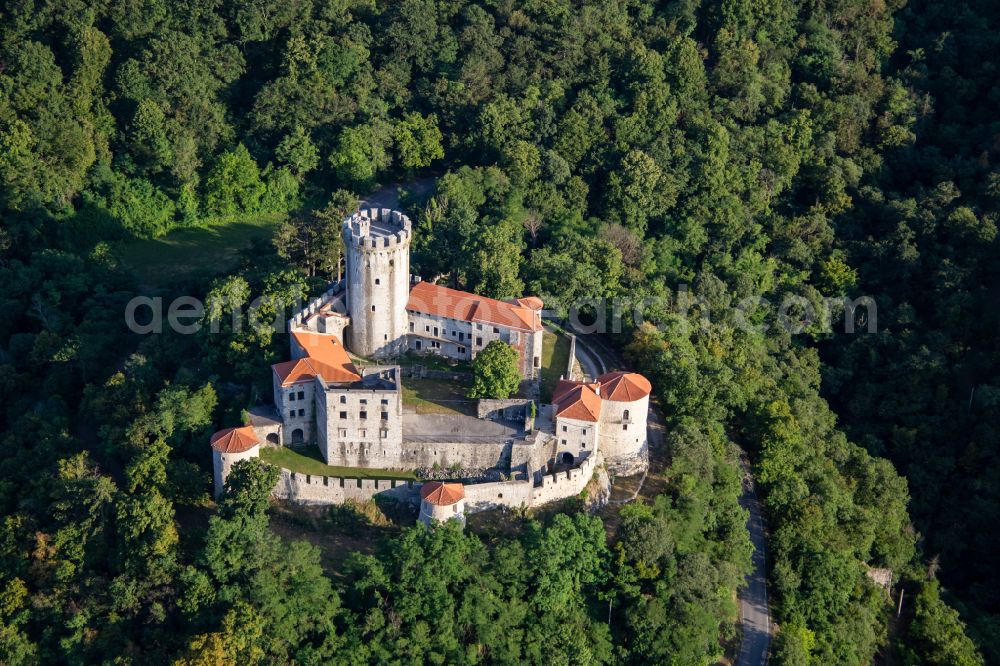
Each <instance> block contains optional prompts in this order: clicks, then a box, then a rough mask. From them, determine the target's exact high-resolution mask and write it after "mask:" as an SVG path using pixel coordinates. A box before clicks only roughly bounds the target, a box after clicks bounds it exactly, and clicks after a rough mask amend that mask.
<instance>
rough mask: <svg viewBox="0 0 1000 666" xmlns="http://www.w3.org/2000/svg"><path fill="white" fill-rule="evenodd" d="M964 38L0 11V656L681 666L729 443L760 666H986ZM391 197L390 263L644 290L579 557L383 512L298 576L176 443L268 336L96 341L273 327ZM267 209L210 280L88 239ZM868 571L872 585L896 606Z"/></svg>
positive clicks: (976, 198) (259, 364)
mask: <svg viewBox="0 0 1000 666" xmlns="http://www.w3.org/2000/svg"><path fill="white" fill-rule="evenodd" d="M998 18H1000V13H998V10H997V8H996V7H995V6H994V5H993V4H991V3H987V2H977V1H974V0H968V1H964V2H963V1H959V2H951V3H946V2H943V1H941V0H915V1H914V2H912V3H911V4H909V5H904V3H903V2H902V0H890V1H889V2H887V3H885V2H863V1H861V0H842V1H838V2H809V3H796V2H792V1H791V0H764V1H762V2H752V1H750V0H723V1H720V2H713V1H710V0H705V1H704V2H698V1H695V0H689V1H678V2H639V1H627V0H603V1H570V0H547V1H544V2H543V1H540V0H539V1H535V0H531V1H529V2H523V3H513V2H506V1H503V0H492V1H490V2H485V3H479V4H474V3H471V2H465V1H463V0H441V1H438V2H432V1H430V0H403V1H402V2H392V3H390V2H374V1H370V2H364V1H361V2H352V1H351V0H325V1H324V0H293V1H291V2H279V1H277V0H259V1H256V2H252V3H238V2H226V1H223V0H179V1H177V2H171V3H168V2H164V1H162V0H137V1H134V2H123V1H121V0H73V1H70V2H62V3H57V2H46V1H32V0H23V1H20V2H5V3H3V4H2V5H0V215H2V221H3V223H2V228H0V302H2V303H3V307H4V311H5V313H6V316H4V317H3V318H2V319H0V399H2V405H3V407H2V410H0V427H2V434H0V511H2V515H3V521H2V524H0V563H2V564H0V661H2V662H4V663H11V664H32V663H78V664H84V663H88V664H89V663H120V664H133V663H173V664H234V663H240V664H243V663H291V662H295V663H329V662H336V663H362V662H370V663H401V662H404V661H406V662H412V663H421V662H428V663H522V662H531V663H546V664H550V663H560V664H561V663H566V664H568V663H587V664H591V663H593V664H596V663H637V664H639V663H642V664H645V663H658V664H661V663H670V664H704V663H710V662H711V661H712V660H714V659H717V658H719V657H720V656H721V655H722V654H723V651H724V650H725V648H726V646H728V645H731V644H732V641H733V640H734V638H735V636H736V625H735V621H736V606H735V590H736V588H737V586H738V585H739V584H740V581H741V580H742V579H743V576H744V575H745V574H746V572H747V571H748V567H749V557H750V542H749V540H748V536H747V532H746V529H745V527H744V521H745V519H746V516H745V513H744V512H743V511H742V510H741V509H740V507H739V506H738V504H737V498H738V496H739V494H740V492H741V479H740V469H739V465H738V456H739V452H740V449H742V450H745V451H746V452H748V454H749V456H750V459H751V460H752V461H753V473H754V476H755V477H756V479H757V481H758V484H759V486H760V489H761V490H762V495H763V500H764V502H765V507H766V510H767V520H768V523H769V526H770V535H769V536H770V548H771V556H772V558H771V559H772V561H771V563H770V571H769V576H770V581H771V585H772V590H773V592H774V595H773V599H772V603H773V611H774V618H775V621H776V622H777V624H778V626H779V629H778V634H777V637H776V640H775V645H774V651H773V655H772V659H773V661H774V663H776V664H789V665H791V664H795V665H800V664H859V665H860V664H867V663H871V662H873V661H875V660H881V661H884V662H885V663H901V664H940V665H942V666H943V665H946V664H948V665H950V664H960V665H966V664H968V665H973V666H974V665H977V664H983V663H987V662H988V663H994V662H996V661H998V660H1000V617H998V613H1000V585H998V580H997V575H998V574H997V572H996V569H995V567H994V566H992V562H993V557H992V556H993V552H994V551H995V549H996V548H995V546H996V542H997V538H998V537H997V531H996V529H994V528H992V526H993V525H995V524H996V522H997V519H998V518H1000V515H998V514H1000V505H998V500H1000V498H998V492H1000V479H998V473H1000V463H998V461H997V460H996V454H997V449H998V443H1000V442H998V439H997V438H998V433H1000V422H998V419H1000V386H995V385H993V384H995V383H996V379H995V378H996V376H997V375H998V364H1000V354H998V349H997V344H996V341H997V335H996V332H995V331H996V330H997V324H998V321H997V318H998V315H997V313H998V308H997V307H996V305H997V289H1000V283H998V269H1000V266H998V265H997V259H996V257H997V256H998V253H997V240H996V223H997V211H998V204H1000V170H998V168H997V167H995V166H993V164H992V160H993V159H996V158H997V155H998V153H1000V143H998V140H997V136H998V131H1000V126H998V123H1000V74H998V71H997V67H996V65H995V64H994V63H993V62H992V59H991V58H992V56H993V53H994V52H995V51H996V46H997V41H998V39H1000V36H998V35H1000V26H998ZM415 178H421V179H426V178H432V179H433V186H432V187H431V188H430V189H429V190H428V191H423V190H420V191H417V190H416V189H414V191H412V192H410V193H408V194H405V193H404V204H405V206H406V208H407V209H408V211H409V212H410V214H411V217H413V218H414V223H415V227H416V229H415V240H414V244H415V247H414V256H413V266H414V272H418V273H420V274H422V275H424V276H441V277H442V278H443V279H447V280H449V281H451V282H452V283H453V284H456V285H459V286H462V287H465V288H468V289H471V290H475V291H478V292H481V293H483V294H486V295H490V296H494V297H501V298H502V297H509V296H512V295H515V294H520V293H533V294H538V295H540V296H541V297H542V298H543V299H544V300H545V301H546V303H547V304H548V305H549V306H550V307H552V308H553V309H554V310H556V311H557V312H558V313H559V314H564V313H565V310H566V309H567V308H568V307H569V306H570V305H572V304H573V303H576V302H579V301H580V300H581V299H596V298H610V299H618V301H619V302H620V303H623V304H624V305H625V307H626V308H627V307H628V306H631V305H635V304H643V305H644V309H645V314H646V321H644V322H634V321H631V320H628V321H627V322H626V326H625V328H624V330H621V331H615V332H614V333H612V334H611V335H610V336H609V339H610V341H611V342H612V343H613V344H614V345H616V346H617V347H618V348H619V349H620V350H621V352H622V353H623V354H624V355H625V357H626V358H627V359H628V360H629V362H630V363H631V364H632V365H634V367H636V368H637V369H639V370H641V371H642V372H643V373H645V374H646V375H647V376H648V377H649V378H650V379H651V381H652V383H653V386H654V388H655V392H656V397H657V400H658V403H659V406H660V408H661V409H662V411H663V413H664V417H665V420H666V432H667V442H666V446H667V450H668V452H669V458H670V459H669V467H668V469H667V470H666V474H667V479H668V481H669V483H667V484H665V488H664V490H663V492H662V493H661V494H660V495H659V496H658V497H657V498H656V499H655V500H654V501H651V502H648V503H636V504H631V505H626V506H624V507H622V508H621V509H620V515H618V516H616V518H617V519H618V520H617V525H618V526H617V529H616V531H615V533H614V534H613V535H611V537H610V538H609V536H608V535H607V532H606V530H605V528H604V526H603V525H602V522H601V520H600V519H598V518H597V517H594V516H591V515H587V514H586V513H581V512H579V511H571V512H567V513H557V514H555V515H553V516H549V517H545V518H539V519H532V518H530V517H525V518H524V519H523V520H522V521H521V525H520V527H519V529H518V530H517V531H516V533H514V534H500V533H498V534H479V535H477V534H473V533H464V534H463V533H462V532H460V531H458V530H456V529H451V528H444V529H434V530H427V529H425V528H420V527H418V528H409V529H405V530H401V531H397V532H392V533H389V534H388V535H387V536H386V537H385V538H384V539H383V540H382V541H381V542H380V544H379V545H378V547H377V548H375V549H373V550H371V552H365V553H360V552H359V553H357V554H355V555H354V556H352V557H349V558H348V559H347V560H346V561H345V562H343V563H338V564H337V565H336V566H335V567H332V568H331V567H330V566H329V563H328V562H325V561H324V560H323V554H322V552H321V551H320V549H318V548H317V547H315V546H313V545H310V544H309V543H306V542H303V541H295V540H292V541H288V540H285V539H284V538H282V537H280V536H278V535H277V534H276V533H275V532H274V531H273V530H272V529H271V527H270V525H269V523H270V521H271V514H270V509H269V503H268V499H267V495H268V489H269V488H270V487H272V485H273V479H274V474H275V471H274V470H273V469H272V468H270V467H268V466H266V465H259V464H252V465H245V466H241V468H239V470H238V472H237V473H235V474H234V475H233V477H232V478H231V479H230V483H229V487H228V488H227V492H226V494H225V495H224V496H223V497H222V498H221V500H220V501H219V503H218V506H217V507H214V506H212V503H211V502H210V500H209V492H210V488H209V482H210V471H209V467H210V458H209V455H208V448H207V444H206V442H207V438H208V435H209V434H210V433H211V432H213V431H214V430H216V429H218V427H221V426H222V425H225V424H230V423H233V422H236V421H237V420H238V419H239V417H240V412H241V410H243V409H244V408H246V407H247V406H249V405H252V404H254V403H255V402H258V401H265V400H266V399H267V398H266V396H267V393H268V390H269V389H268V387H269V386H270V377H269V374H268V364H269V363H272V362H275V361H277V360H279V359H281V358H283V355H284V354H285V350H287V346H288V343H287V338H286V336H284V335H282V334H278V333H273V332H271V331H270V330H246V329H245V330H234V329H233V328H232V327H230V326H228V325H225V324H223V325H222V327H221V331H220V332H218V333H212V332H210V331H209V330H208V329H203V330H202V332H201V333H199V334H198V335H178V334H174V333H169V332H168V333H165V334H163V335H155V336H137V335H134V334H131V333H129V331H128V329H127V328H126V327H125V324H124V319H123V312H124V310H125V306H126V303H128V301H129V300H130V299H131V298H132V297H133V296H135V295H137V294H140V293H142V294H146V295H155V296H160V297H163V298H164V299H165V300H169V299H170V298H173V297H174V296H178V295H193V296H197V297H199V298H202V299H204V300H205V301H206V302H208V303H220V304H224V305H222V306H220V307H233V304H234V303H237V304H238V303H239V302H244V303H247V302H249V301H250V300H251V299H254V298H258V297H259V298H260V299H261V302H262V303H263V307H264V308H265V309H269V310H268V311H272V312H277V311H278V310H280V309H281V308H282V307H283V304H285V303H288V302H290V301H291V300H292V299H293V298H294V297H296V296H301V295H303V294H306V293H315V292H317V291H319V290H320V289H322V288H323V285H324V284H325V283H326V282H327V281H329V279H330V278H331V277H335V276H336V274H337V267H338V264H339V248H338V246H337V243H338V241H337V229H338V226H339V219H340V216H341V215H342V214H343V213H344V212H346V211H348V210H350V209H351V208H353V207H354V206H355V205H356V204H357V201H358V199H359V197H361V196H363V195H365V194H366V193H367V192H369V191H370V190H371V189H372V188H373V187H375V186H377V185H379V184H384V183H389V182H394V181H397V180H401V181H409V180H412V179H415ZM268 216H273V217H275V218H277V219H279V220H280V222H279V223H278V224H277V226H276V229H275V232H274V237H273V242H272V243H255V244H254V245H253V246H251V247H250V248H249V249H248V250H246V251H244V252H243V254H242V256H241V257H240V260H239V265H238V266H236V267H235V268H233V269H232V270H228V271H225V272H223V274H219V272H218V271H215V272H206V273H205V274H200V273H199V274H192V275H189V276H187V277H186V278H184V279H180V280H172V281H169V283H167V284H159V285H151V284H145V283H142V282H141V281H140V280H139V279H137V277H136V276H135V274H134V272H133V271H131V270H129V266H128V265H127V262H125V261H123V259H122V248H123V244H124V243H125V242H126V241H128V240H129V239H133V238H151V237H160V236H163V235H164V234H168V233H169V232H170V231H171V230H178V229H189V228H195V227H204V226H207V225H221V224H225V223H226V222H227V221H231V220H240V219H256V218H260V217H268ZM787 295H794V296H796V297H797V298H798V299H799V300H798V301H797V302H798V303H799V306H798V308H797V309H795V310H794V314H793V318H794V316H799V315H804V312H805V311H806V310H808V309H809V306H816V307H815V308H814V309H818V306H819V305H820V304H821V303H823V302H824V299H829V298H839V297H844V296H848V297H851V298H854V299H857V298H860V297H863V296H869V297H871V298H873V299H874V301H875V302H876V303H877V306H878V310H877V330H876V331H874V332H870V331H868V330H867V329H868V327H867V326H866V325H865V324H868V323H872V324H875V323H876V322H875V321H873V320H874V319H875V316H874V311H873V310H872V309H871V308H867V309H860V310H857V311H855V312H853V313H850V312H848V317H849V318H850V317H853V319H850V322H849V323H850V324H851V326H845V323H844V319H845V312H844V309H843V308H840V309H837V308H834V310H833V311H832V312H831V313H830V317H829V318H830V319H832V320H834V324H833V325H832V326H827V325H826V323H827V322H825V321H823V320H822V318H821V320H817V321H805V322H804V325H803V326H799V327H793V326H787V325H781V323H782V322H781V321H780V320H781V318H782V313H781V312H777V311H776V308H775V307H774V305H775V304H777V303H780V302H781V301H782V298H784V297H785V296H787ZM692 302H693V303H694V306H693V307H692V306H691V303H692ZM650 303H653V304H654V305H652V306H650V305H649V304H650ZM746 303H751V304H752V305H751V307H749V308H746V307H740V308H737V307H735V306H736V305H737V304H746ZM217 314H225V313H224V312H222V313H217ZM590 314H591V315H593V314H594V313H593V312H592V313H590ZM785 315H786V317H785V318H786V319H787V313H785ZM865 317H867V320H865ZM747 320H749V321H751V322H752V323H753V324H754V325H753V326H747V325H746V323H747ZM223 321H224V322H225V318H223ZM785 323H787V322H785ZM854 324H857V326H854ZM847 329H854V330H855V332H853V333H849V332H847ZM991 382H992V383H993V384H991ZM869 567H880V568H881V567H887V568H891V569H892V570H893V572H894V586H895V587H894V590H898V589H903V590H905V591H906V598H907V603H906V605H905V606H904V613H903V614H902V616H901V617H899V618H896V616H895V610H896V609H895V606H894V601H895V599H894V600H893V601H890V600H889V599H888V598H887V597H886V596H885V594H884V592H883V591H882V590H880V589H879V588H877V587H876V586H875V585H873V584H872V583H871V582H870V581H869V579H868V577H867V576H866V571H867V570H868V568H869Z"/></svg>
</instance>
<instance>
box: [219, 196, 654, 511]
mask: <svg viewBox="0 0 1000 666" xmlns="http://www.w3.org/2000/svg"><path fill="white" fill-rule="evenodd" d="M411 236H412V226H411V223H410V220H409V219H408V218H407V217H406V216H405V215H403V214H402V213H400V212H398V211H390V210H388V209H372V210H362V211H359V212H357V213H355V214H354V215H352V216H350V217H349V218H348V219H346V220H345V221H344V223H343V239H344V247H345V263H346V271H345V279H344V280H343V281H342V282H340V283H337V284H334V285H333V286H331V288H330V289H329V290H327V292H326V293H324V294H323V295H322V296H320V297H319V298H317V299H314V300H313V301H312V302H311V303H309V305H308V306H306V307H305V308H304V309H303V310H302V311H301V312H298V313H296V314H295V315H294V316H293V317H292V318H291V320H290V321H289V330H290V338H291V350H290V351H291V358H290V360H288V361H284V362H282V363H276V364H274V365H273V366H272V368H271V370H272V378H273V382H272V385H273V396H274V404H273V407H270V406H269V407H262V408H255V409H254V410H252V411H251V414H250V423H249V424H247V425H245V426H243V427H239V428H228V429H226V430H222V431H220V432H217V433H215V434H214V435H213V436H212V438H211V446H212V449H213V461H214V481H215V492H216V494H219V493H220V492H221V491H222V489H223V487H224V484H225V479H226V476H227V475H228V473H229V471H230V469H231V468H232V465H233V464H235V463H236V462H237V461H239V460H242V459H245V458H248V457H256V456H259V453H260V448H261V447H262V446H293V447H294V446H298V445H304V444H315V445H316V446H317V447H318V448H319V451H320V452H321V454H322V456H323V459H324V460H325V461H326V463H327V464H328V465H332V466H334V465H335V466H340V467H360V468H368V469H369V470H371V469H393V470H429V469H438V470H440V469H454V468H462V469H465V470H470V469H471V470H475V472H476V473H475V477H476V478H475V479H473V480H472V481H473V482H467V483H464V484H461V483H447V484H441V483H439V482H431V483H426V484H416V483H414V482H399V481H396V482H390V481H381V480H379V481H372V480H366V481H364V482H362V481H361V480H359V479H350V478H348V479H344V478H338V477H332V476H317V475H304V474H301V473H296V472H292V471H288V470H282V474H281V480H280V481H279V483H278V485H277V487H276V488H275V491H274V494H275V495H276V496H278V497H284V498H288V499H292V500H297V501H301V502H312V503H337V502H342V501H345V500H346V499H351V498H356V499H370V498H371V497H373V496H374V495H375V494H378V493H382V492H387V493H391V494H395V495H398V496H400V497H405V498H409V499H415V493H417V492H419V493H420V497H421V513H420V516H421V520H425V522H429V521H431V520H437V519H441V517H442V516H445V517H455V518H460V519H463V520H464V513H465V511H467V510H468V511H475V510H481V509H485V508H490V507H493V506H502V505H507V506H522V505H526V506H531V505H535V504H540V503H544V502H547V501H551V500H554V499H559V498H562V497H568V496H572V495H575V494H579V492H580V491H581V490H582V489H583V487H584V486H585V485H586V484H587V482H588V481H590V479H591V478H592V477H593V475H594V471H595V470H596V469H597V467H598V466H599V465H605V466H607V467H608V468H609V469H612V470H615V471H618V472H619V473H624V474H629V473H634V472H636V471H640V470H641V469H643V468H644V466H645V465H646V445H647V440H646V416H647V412H648V408H649V393H650V391H651V386H650V384H649V382H648V381H647V380H646V378H645V377H643V376H641V375H638V374H635V373H628V372H614V373H608V374H606V375H602V376H601V377H598V378H597V379H596V380H595V381H592V382H583V381H572V380H562V381H560V382H559V385H558V386H557V388H556V390H555V391H554V394H553V399H552V403H551V404H546V405H541V406H536V405H534V403H533V401H531V400H527V399H514V400H506V401H487V400H484V401H480V405H479V407H480V416H481V417H482V418H478V419H477V418H476V417H474V416H467V415H459V414H456V415H453V416H444V415H434V416H433V417H431V416H427V415H421V414H416V413H412V412H408V411H407V410H404V407H403V401H402V388H403V380H404V378H403V368H401V367H400V366H399V365H395V364H392V363H391V361H392V360H393V359H395V358H398V357H399V356H400V355H401V354H403V353H407V352H412V353H416V354H437V355H441V356H445V357H448V358H452V359H460V360H472V359H474V358H475V357H476V354H477V353H478V352H479V351H480V350H482V349H483V348H484V347H485V346H486V345H488V344H489V343H490V342H492V341H494V340H501V341H503V342H504V343H507V344H509V345H511V346H512V347H513V348H514V349H515V350H517V353H518V358H519V367H520V372H521V374H522V376H523V378H524V379H525V380H526V381H527V382H528V383H529V384H530V383H531V382H537V381H538V378H539V375H540V366H541V356H542V337H543V327H542V317H541V312H542V307H543V303H542V301H541V299H539V298H537V297H526V298H519V299H511V300H509V301H499V300H495V299H491V298H486V297H483V296H478V295H476V294H471V293H467V292H462V291H457V290H454V289H449V288H447V287H443V286H439V285H434V284H430V283H427V282H423V281H421V280H419V278H413V277H411V275H410V272H409V266H410V258H409V246H410V240H411ZM345 342H346V347H345ZM348 349H349V350H350V351H351V353H353V354H354V355H355V357H361V358H368V359H372V361H371V363H370V364H369V365H363V364H362V363H361V362H360V361H359V362H358V363H355V362H354V361H353V360H352V358H351V356H350V355H349V354H348ZM383 361H385V362H386V363H384V364H383ZM359 366H363V367H359ZM467 476H468V475H467ZM466 480H467V481H469V479H468V478H466ZM434 484H436V485H434ZM420 485H423V488H420V487H419V486H420Z"/></svg>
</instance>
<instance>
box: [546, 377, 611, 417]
mask: <svg viewBox="0 0 1000 666" xmlns="http://www.w3.org/2000/svg"><path fill="white" fill-rule="evenodd" d="M596 388H597V385H596V384H585V383H584V382H572V381H569V380H566V379H562V380H560V381H559V383H558V384H557V385H556V390H555V391H554V392H553V394H552V404H553V405H555V408H556V416H561V417H563V418H567V419H577V420H579V421H591V422H594V423H596V422H597V420H598V419H599V418H600V416H601V398H600V396H598V395H597V391H596V390H595V389H596Z"/></svg>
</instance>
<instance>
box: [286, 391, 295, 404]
mask: <svg viewBox="0 0 1000 666" xmlns="http://www.w3.org/2000/svg"><path fill="white" fill-rule="evenodd" d="M288 402H295V391H292V392H291V393H289V394H288Z"/></svg>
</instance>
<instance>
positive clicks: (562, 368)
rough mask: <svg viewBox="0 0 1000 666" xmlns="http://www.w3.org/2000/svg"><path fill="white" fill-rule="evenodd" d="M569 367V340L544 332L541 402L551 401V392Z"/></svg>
mask: <svg viewBox="0 0 1000 666" xmlns="http://www.w3.org/2000/svg"><path fill="white" fill-rule="evenodd" d="M568 365H569V338H568V337H566V336H565V335H564V334H563V333H552V332H551V331H545V334H544V335H543V336H542V395H541V399H542V402H549V401H550V400H552V392H553V391H554V390H555V389H556V384H558V383H559V378H560V377H561V376H563V375H565V374H566V367H567V366H568Z"/></svg>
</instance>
